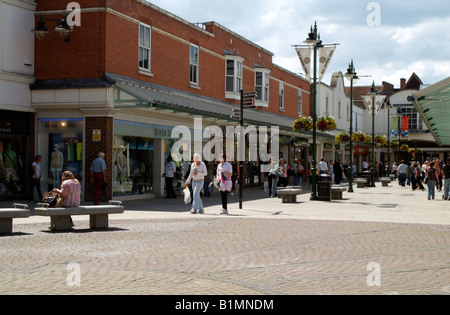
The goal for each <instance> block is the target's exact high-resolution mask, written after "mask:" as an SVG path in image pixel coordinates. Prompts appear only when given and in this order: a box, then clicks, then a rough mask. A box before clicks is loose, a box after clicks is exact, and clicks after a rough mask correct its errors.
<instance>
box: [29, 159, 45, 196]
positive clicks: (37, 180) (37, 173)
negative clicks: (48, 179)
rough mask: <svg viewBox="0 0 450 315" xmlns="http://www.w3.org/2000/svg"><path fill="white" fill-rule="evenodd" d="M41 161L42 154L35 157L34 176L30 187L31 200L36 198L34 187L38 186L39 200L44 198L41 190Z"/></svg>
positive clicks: (32, 166)
mask: <svg viewBox="0 0 450 315" xmlns="http://www.w3.org/2000/svg"><path fill="white" fill-rule="evenodd" d="M41 161H42V156H40V155H36V157H35V158H34V161H33V164H32V165H31V168H32V174H33V175H32V178H31V188H30V196H29V197H30V198H29V201H33V200H34V187H36V191H37V194H38V196H39V201H41V200H42V198H43V197H42V192H41Z"/></svg>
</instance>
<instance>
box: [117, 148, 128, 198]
mask: <svg viewBox="0 0 450 315" xmlns="http://www.w3.org/2000/svg"><path fill="white" fill-rule="evenodd" d="M124 151H125V147H124V146H120V147H119V148H118V150H117V155H116V162H115V163H114V164H115V166H116V167H117V182H118V184H119V186H118V187H117V190H118V191H119V192H120V193H124V192H125V191H124V189H123V187H122V183H123V179H124V177H125V176H126V174H127V173H126V170H127V157H126V156H125V155H124V154H123V152H124Z"/></svg>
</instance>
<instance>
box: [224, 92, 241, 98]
mask: <svg viewBox="0 0 450 315" xmlns="http://www.w3.org/2000/svg"><path fill="white" fill-rule="evenodd" d="M225 98H227V99H232V100H240V99H241V94H240V93H234V92H225Z"/></svg>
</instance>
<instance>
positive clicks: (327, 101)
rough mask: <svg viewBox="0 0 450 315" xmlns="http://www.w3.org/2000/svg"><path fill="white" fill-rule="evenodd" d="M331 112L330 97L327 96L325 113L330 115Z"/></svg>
mask: <svg viewBox="0 0 450 315" xmlns="http://www.w3.org/2000/svg"><path fill="white" fill-rule="evenodd" d="M329 112H330V105H329V97H328V96H327V97H326V98H325V113H326V114H327V115H328V113H329Z"/></svg>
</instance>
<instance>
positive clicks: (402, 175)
mask: <svg viewBox="0 0 450 315" xmlns="http://www.w3.org/2000/svg"><path fill="white" fill-rule="evenodd" d="M398 181H399V183H400V185H401V186H403V187H405V182H406V174H405V173H400V175H399V176H398Z"/></svg>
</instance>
